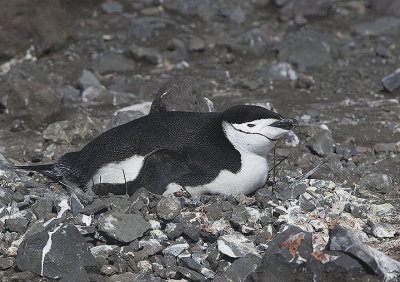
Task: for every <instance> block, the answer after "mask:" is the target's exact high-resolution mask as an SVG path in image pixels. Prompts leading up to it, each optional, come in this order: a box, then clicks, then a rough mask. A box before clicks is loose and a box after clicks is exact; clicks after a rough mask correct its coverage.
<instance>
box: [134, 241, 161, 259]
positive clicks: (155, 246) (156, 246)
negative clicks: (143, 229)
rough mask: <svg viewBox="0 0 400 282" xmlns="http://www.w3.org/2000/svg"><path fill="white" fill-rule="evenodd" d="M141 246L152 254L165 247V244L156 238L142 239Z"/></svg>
mask: <svg viewBox="0 0 400 282" xmlns="http://www.w3.org/2000/svg"><path fill="white" fill-rule="evenodd" d="M139 247H140V248H143V251H145V252H146V253H147V254H148V255H149V256H152V255H154V254H156V253H158V252H160V251H162V249H163V246H162V245H161V244H160V242H158V240H156V239H149V240H140V241H139Z"/></svg>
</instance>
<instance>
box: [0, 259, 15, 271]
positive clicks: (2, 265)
mask: <svg viewBox="0 0 400 282" xmlns="http://www.w3.org/2000/svg"><path fill="white" fill-rule="evenodd" d="M14 263H15V258H13V257H7V258H0V270H6V269H9V268H11V267H13V265H14Z"/></svg>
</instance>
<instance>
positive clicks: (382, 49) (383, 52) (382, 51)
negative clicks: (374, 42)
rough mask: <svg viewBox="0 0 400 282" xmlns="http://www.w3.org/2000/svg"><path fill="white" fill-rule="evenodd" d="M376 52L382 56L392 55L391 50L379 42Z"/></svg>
mask: <svg viewBox="0 0 400 282" xmlns="http://www.w3.org/2000/svg"><path fill="white" fill-rule="evenodd" d="M375 52H376V54H377V55H378V56H380V57H382V58H390V57H392V54H391V53H390V51H389V50H388V49H387V48H386V47H385V46H383V45H381V44H379V45H378V46H376V49H375Z"/></svg>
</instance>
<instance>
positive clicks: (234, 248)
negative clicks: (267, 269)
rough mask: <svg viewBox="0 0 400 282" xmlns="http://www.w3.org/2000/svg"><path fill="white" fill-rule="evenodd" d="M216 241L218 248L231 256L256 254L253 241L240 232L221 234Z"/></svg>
mask: <svg viewBox="0 0 400 282" xmlns="http://www.w3.org/2000/svg"><path fill="white" fill-rule="evenodd" d="M217 242H218V250H219V251H220V252H221V253H223V254H225V255H227V256H229V257H231V258H239V257H244V256H246V255H247V254H257V250H256V248H255V246H254V244H253V242H251V241H250V240H249V239H247V238H246V237H244V236H243V235H242V234H240V233H232V234H228V235H224V236H221V237H219V239H218V241H217Z"/></svg>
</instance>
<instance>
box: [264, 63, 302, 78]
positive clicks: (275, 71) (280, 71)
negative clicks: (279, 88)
mask: <svg viewBox="0 0 400 282" xmlns="http://www.w3.org/2000/svg"><path fill="white" fill-rule="evenodd" d="M266 76H267V77H266V79H267V80H297V74H296V72H295V70H294V69H293V67H292V66H291V65H290V64H289V63H285V62H281V63H276V64H271V65H269V66H268V67H267V70H266Z"/></svg>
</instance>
